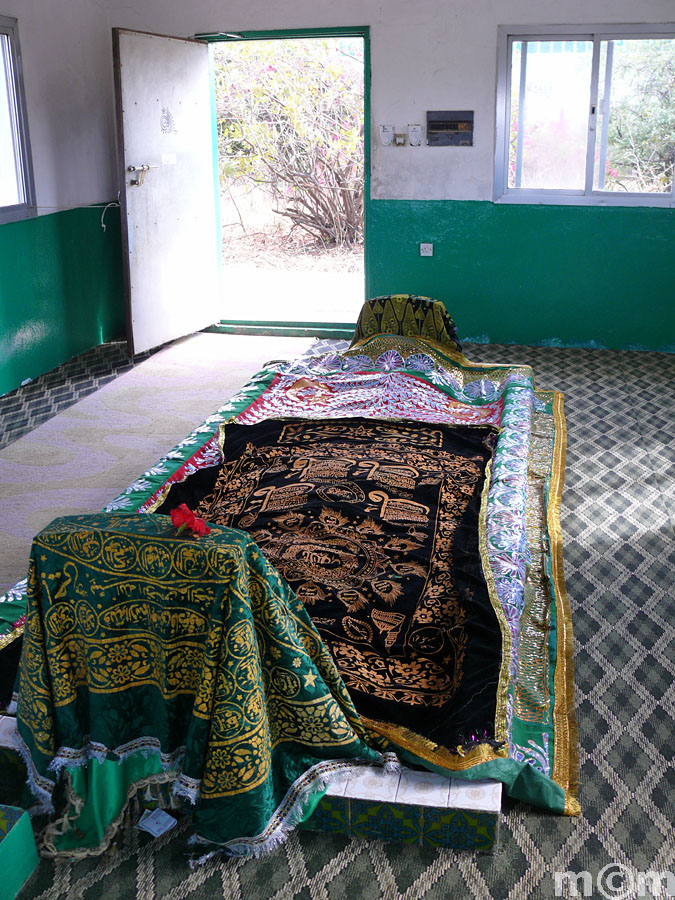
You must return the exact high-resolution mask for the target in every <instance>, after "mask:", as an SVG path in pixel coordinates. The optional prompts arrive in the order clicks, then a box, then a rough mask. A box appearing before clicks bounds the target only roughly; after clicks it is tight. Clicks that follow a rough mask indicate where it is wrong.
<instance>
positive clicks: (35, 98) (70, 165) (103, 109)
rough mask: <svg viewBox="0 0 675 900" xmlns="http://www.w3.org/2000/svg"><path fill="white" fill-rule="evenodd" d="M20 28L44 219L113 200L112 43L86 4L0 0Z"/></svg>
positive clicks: (84, 0) (97, 12)
mask: <svg viewBox="0 0 675 900" xmlns="http://www.w3.org/2000/svg"><path fill="white" fill-rule="evenodd" d="M0 14H2V15H7V16H14V17H15V18H16V19H17V20H18V25H19V43H20V45H21V56H22V59H23V73H24V85H25V89H26V106H27V109H28V128H29V132H30V142H31V148H32V153H33V168H34V172H35V187H36V193H37V202H38V206H39V208H40V212H41V213H49V212H52V211H54V210H57V209H67V208H71V207H74V206H82V205H86V204H90V203H98V202H101V201H103V200H105V201H108V200H110V199H112V197H113V196H114V193H115V191H116V190H117V189H116V188H114V187H113V185H114V160H115V156H114V149H115V143H114V128H113V112H114V107H113V99H112V97H113V95H112V75H111V72H112V61H111V60H112V50H111V47H112V40H111V38H110V25H109V24H108V17H107V15H106V13H105V11H102V10H101V9H100V8H98V7H97V6H96V5H95V4H94V3H92V2H91V0H60V2H59V3H58V4H56V3H51V2H50V0H0Z"/></svg>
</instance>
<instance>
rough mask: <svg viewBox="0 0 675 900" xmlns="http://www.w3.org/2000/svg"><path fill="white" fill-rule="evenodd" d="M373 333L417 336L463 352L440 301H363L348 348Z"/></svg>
mask: <svg viewBox="0 0 675 900" xmlns="http://www.w3.org/2000/svg"><path fill="white" fill-rule="evenodd" d="M376 334H397V335H401V336H404V337H413V338H417V337H420V338H424V339H425V340H428V341H433V342H434V343H435V344H440V345H442V346H444V347H447V348H449V349H451V350H454V351H456V352H457V353H461V352H462V346H461V344H460V343H459V341H458V339H457V329H456V327H455V323H454V322H453V320H452V319H451V318H450V316H449V315H448V311H447V310H446V308H445V305H444V304H443V303H441V301H440V300H432V299H431V298H430V297H420V296H418V295H417V294H387V295H384V296H382V297H373V298H372V299H371V300H366V302H365V303H364V304H363V306H362V308H361V312H360V313H359V318H358V321H357V323H356V328H355V329H354V337H353V338H352V342H351V344H350V347H355V346H358V345H359V344H361V343H362V342H363V341H366V340H368V338H371V337H374V336H375V335H376Z"/></svg>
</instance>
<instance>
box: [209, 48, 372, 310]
mask: <svg viewBox="0 0 675 900" xmlns="http://www.w3.org/2000/svg"><path fill="white" fill-rule="evenodd" d="M367 49H368V48H367V42H366V35H365V34H363V33H358V32H354V31H351V32H347V31H344V32H342V33H336V32H335V30H331V31H330V32H326V33H316V32H315V33H312V34H311V36H310V35H298V34H294V35H288V34H278V35H277V34H275V35H274V36H269V35H265V36H264V37H262V36H260V37H258V36H256V35H249V34H247V35H244V36H241V37H239V36H232V37H230V39H227V40H220V41H218V42H216V43H214V45H213V72H214V86H215V113H216V126H217V139H218V168H219V180H220V218H221V231H222V251H223V257H222V273H223V290H224V303H223V310H224V312H223V319H224V321H225V322H229V323H232V324H236V323H240V324H262V323H265V324H270V325H276V326H279V325H284V326H289V325H296V326H298V325H299V326H310V325H315V324H320V325H323V326H333V327H335V326H338V325H344V326H353V323H354V322H355V321H356V319H357V317H358V313H359V311H360V308H361V305H362V303H363V299H364V234H365V222H364V212H365V210H364V207H365V195H366V172H367V155H368V148H367V135H366V129H365V127H364V123H365V118H366V116H365V113H366V101H367V97H366V91H367V82H366V78H365V73H366V72H367V59H366V57H367Z"/></svg>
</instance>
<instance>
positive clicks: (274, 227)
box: [221, 195, 364, 324]
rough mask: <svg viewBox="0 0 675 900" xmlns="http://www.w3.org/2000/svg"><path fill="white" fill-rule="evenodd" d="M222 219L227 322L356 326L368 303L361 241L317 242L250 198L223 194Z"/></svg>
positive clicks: (256, 199)
mask: <svg viewBox="0 0 675 900" xmlns="http://www.w3.org/2000/svg"><path fill="white" fill-rule="evenodd" d="M221 221H222V235H223V243H222V247H223V293H224V313H223V318H224V319H228V320H242V321H260V322H323V323H330V324H335V323H341V324H345V323H349V324H354V323H355V322H356V319H357V317H358V314H359V310H360V309H361V305H362V303H363V300H364V268H363V245H362V244H358V245H353V246H342V247H330V246H328V247H326V246H323V245H321V244H318V243H317V242H316V241H315V240H313V239H312V237H311V236H310V235H308V234H304V233H303V232H302V231H300V229H298V228H291V227H289V224H288V223H287V222H286V221H285V220H283V219H282V218H281V217H280V216H275V215H274V214H273V213H272V211H271V209H269V208H268V205H267V204H266V202H265V199H264V198H261V197H258V198H255V197H253V198H251V196H250V195H248V196H247V197H239V198H237V201H236V202H235V201H233V200H232V199H231V198H230V197H223V200H222V203H221Z"/></svg>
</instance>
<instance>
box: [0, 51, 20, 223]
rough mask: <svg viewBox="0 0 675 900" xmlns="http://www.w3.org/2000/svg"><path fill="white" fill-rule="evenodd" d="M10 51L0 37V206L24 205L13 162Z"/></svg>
mask: <svg viewBox="0 0 675 900" xmlns="http://www.w3.org/2000/svg"><path fill="white" fill-rule="evenodd" d="M10 49H11V47H10V42H9V37H8V36H7V35H6V34H0V206H13V205H14V204H16V203H23V202H24V197H23V191H22V190H21V189H20V182H21V179H20V169H19V167H18V163H17V158H16V140H15V136H16V110H15V106H14V84H13V78H12V70H11V66H10Z"/></svg>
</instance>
